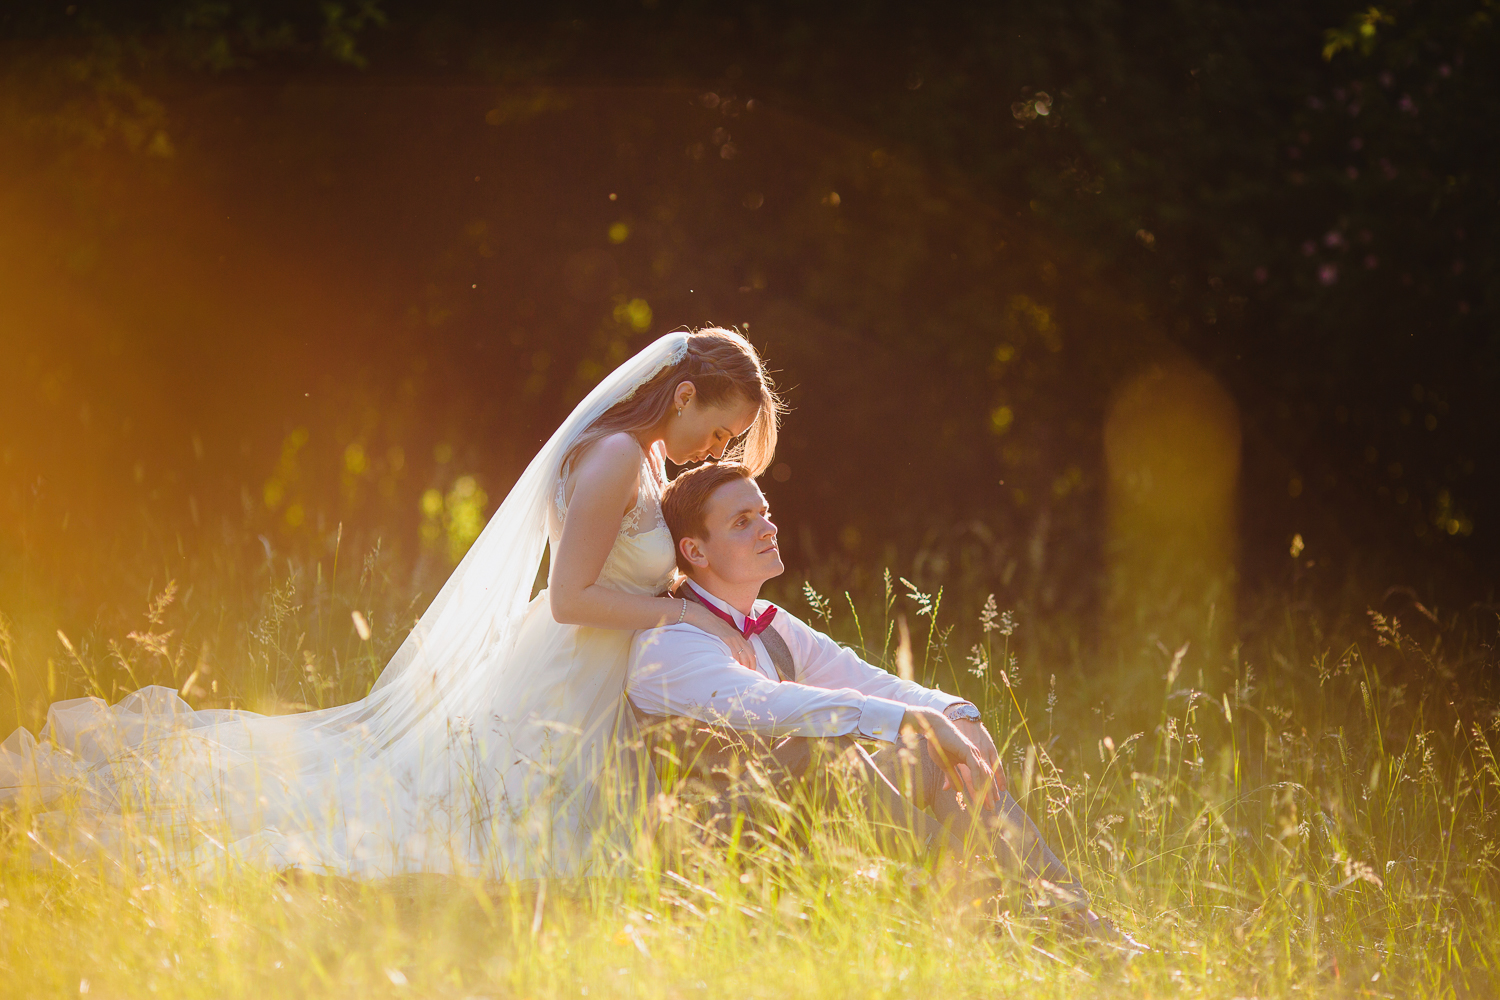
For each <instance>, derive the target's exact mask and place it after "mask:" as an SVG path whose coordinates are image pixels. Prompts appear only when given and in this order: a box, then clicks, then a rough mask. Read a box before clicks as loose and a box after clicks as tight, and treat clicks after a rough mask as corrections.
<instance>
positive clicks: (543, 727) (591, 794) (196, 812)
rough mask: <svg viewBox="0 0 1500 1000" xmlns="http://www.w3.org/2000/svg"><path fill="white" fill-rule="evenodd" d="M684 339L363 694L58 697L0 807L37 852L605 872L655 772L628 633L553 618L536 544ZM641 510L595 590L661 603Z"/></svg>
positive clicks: (615, 387)
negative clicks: (629, 682) (585, 460)
mask: <svg viewBox="0 0 1500 1000" xmlns="http://www.w3.org/2000/svg"><path fill="white" fill-rule="evenodd" d="M686 349H687V335H686V334H670V335H668V336H666V337H663V338H661V339H660V340H658V341H656V342H655V343H654V344H652V345H651V346H650V347H648V348H646V349H645V350H644V351H642V352H641V353H640V354H638V355H636V356H635V357H634V358H632V359H631V360H629V361H627V362H626V363H625V364H624V365H622V366H621V367H620V368H619V369H617V370H616V371H615V372H613V373H611V375H610V376H609V377H607V378H606V379H605V380H604V381H603V382H601V383H600V384H599V386H597V387H596V388H595V389H594V391H593V392H592V393H590V394H589V396H588V397H587V398H586V399H585V400H584V401H583V402H582V403H580V404H579V405H578V407H577V408H576V409H575V410H574V411H573V413H572V415H571V416H569V418H568V419H567V420H566V421H565V422H564V423H563V425H562V427H560V428H559V429H558V431H557V432H556V433H555V434H554V435H553V437H552V438H551V439H550V440H549V441H548V442H547V444H546V445H544V446H543V448H542V450H541V451H540V452H539V453H538V454H537V456H536V457H535V458H534V459H533V460H532V462H531V464H530V465H529V466H528V467H527V469H526V471H525V472H524V473H523V474H522V476H521V478H520V479H519V480H518V481H517V483H516V485H515V486H514V487H513V488H512V490H511V492H510V494H509V495H508V496H507V497H506V499H505V501H504V502H503V503H502V504H501V506H500V508H499V510H497V511H496V512H495V514H494V515H493V516H492V517H491V519H490V521H489V523H488V524H487V525H486V527H485V529H484V531H483V532H482V533H481V534H480V536H479V538H478V540H476V542H475V543H474V545H473V546H472V547H471V549H470V551H469V553H468V554H467V555H466V556H465V557H464V559H463V561H462V562H460V564H459V566H458V567H457V568H456V569H455V570H454V572H453V575H452V576H451V577H450V578H449V580H448V581H447V583H446V584H444V586H443V588H442V590H441V591H440V592H439V594H438V596H437V597H436V598H435V599H434V600H433V602H432V605H431V606H430V607H429V608H428V609H427V611H426V612H425V613H424V614H423V615H422V618H421V620H420V621H419V622H418V623H417V625H416V627H415V628H414V629H413V630H412V632H411V634H410V635H409V636H408V637H407V639H406V641H405V642H404V643H403V644H402V646H401V648H400V649H399V650H397V652H396V654H395V655H394V656H393V657H392V658H391V661H390V662H389V663H388V664H387V665H386V668H385V670H384V671H383V672H382V673H381V676H380V678H379V680H378V681H376V683H375V686H374V688H373V689H372V690H371V692H370V694H369V695H368V696H367V697H365V698H363V699H361V700H360V701H358V702H355V703H353V704H350V705H344V706H340V707H338V708H332V709H324V710H322V711H318V712H309V713H305V714H299V715H284V716H263V715H256V714H254V713H250V712H243V711H224V710H214V711H194V710H192V709H191V707H190V706H189V705H188V704H187V703H186V702H184V701H183V700H182V699H181V698H179V697H178V696H177V693H176V692H175V691H173V690H172V689H170V688H164V687H147V688H143V689H142V690H140V691H137V692H135V693H134V694H131V695H129V696H128V697H126V698H125V699H123V700H122V701H121V702H120V703H119V704H117V705H114V706H108V705H106V704H105V703H104V702H103V701H102V700H101V699H98V698H83V699H77V700H74V701H65V702H59V703H58V704H56V705H53V706H52V708H51V710H50V711H49V713H48V719H47V725H46V727H45V728H44V729H43V731H42V734H41V737H42V738H41V740H40V741H38V740H36V739H34V738H33V737H32V736H31V734H30V733H29V732H27V731H26V730H17V731H16V732H15V733H14V734H12V735H11V736H10V737H9V738H8V739H6V740H5V742H4V743H3V744H0V804H4V803H6V802H10V803H13V804H18V805H19V804H24V805H27V806H29V807H30V808H31V809H32V810H33V811H35V813H36V815H37V828H36V831H35V833H36V837H35V840H36V842H37V844H38V845H39V848H38V851H37V855H38V859H39V860H41V861H43V862H45V861H46V859H47V857H48V856H50V857H51V858H52V859H54V860H56V861H58V862H61V863H65V864H71V863H73V861H74V860H75V859H77V858H79V857H84V856H87V857H91V858H92V857H98V856H101V855H102V856H103V857H105V858H108V859H110V860H111V861H113V862H114V863H118V864H125V865H135V864H140V863H149V862H159V863H164V864H167V865H169V866H171V867H174V868H203V867H206V866H216V865H221V864H231V865H233V864H250V865H255V866H261V867H270V868H285V867H293V866H295V867H299V868H305V869H310V870H315V871H322V872H329V873H338V874H345V875H355V876H362V877H379V876H384V875H394V874H399V873H403V872H412V871H428V872H446V873H462V874H480V875H488V876H508V877H534V876H540V875H578V874H588V873H595V872H601V871H603V870H604V869H605V868H606V867H607V866H608V864H609V863H610V861H611V859H613V858H618V857H620V856H621V855H620V851H621V849H623V848H627V847H628V842H629V838H630V835H631V831H632V829H638V824H639V817H638V814H637V813H635V812H633V811H632V810H633V809H634V807H635V806H637V805H639V803H640V802H641V801H642V799H643V794H642V793H643V792H644V791H645V790H646V789H648V788H649V787H650V785H649V782H650V781H651V777H650V774H649V768H648V769H645V771H644V773H642V769H641V768H639V766H638V764H637V761H636V758H635V757H634V755H633V754H632V753H630V752H629V749H628V748H629V745H630V744H631V743H632V737H633V735H634V731H635V726H634V720H633V717H632V716H631V714H630V713H629V712H628V711H626V710H625V702H624V696H623V691H624V680H625V668H626V658H627V655H628V651H629V648H630V642H631V639H632V636H633V633H631V632H629V631H625V630H615V629H598V628H589V627H583V626H573V625H560V624H558V623H557V622H556V621H555V620H554V619H553V618H552V614H551V609H550V606H549V603H548V599H547V593H546V592H545V591H543V592H542V593H541V594H540V595H538V596H537V597H535V598H534V599H531V600H528V597H529V596H530V588H531V584H532V581H533V580H534V578H535V575H536V571H537V568H538V566H539V565H540V561H541V555H542V548H543V546H544V545H545V544H547V543H548V542H550V543H551V545H552V546H553V551H554V552H555V551H556V545H557V542H558V539H559V536H560V534H561V531H562V524H563V522H564V520H565V519H566V517H567V510H566V505H565V503H564V497H565V494H564V485H565V472H566V470H565V469H564V468H563V467H562V460H563V456H564V455H565V454H566V453H567V451H568V448H569V446H570V445H571V444H572V443H573V442H574V441H576V440H577V438H578V436H579V435H580V434H581V433H582V432H583V431H584V430H586V429H587V428H588V427H589V425H590V424H592V423H593V421H594V420H596V419H597V418H598V417H599V416H600V415H601V414H602V413H604V411H605V410H607V409H608V408H609V407H610V406H611V405H613V404H614V403H615V402H617V401H619V400H621V399H624V398H626V397H628V396H629V395H630V394H631V393H633V392H634V390H635V389H636V388H637V387H638V386H640V385H641V384H642V383H644V382H645V381H647V380H648V379H649V378H650V377H651V376H652V375H654V374H656V373H657V372H659V371H661V370H662V369H663V368H665V367H667V366H668V365H671V364H675V363H676V362H678V361H680V360H681V358H682V357H683V355H684V353H685V352H686ZM649 462H650V460H649V459H647V458H646V457H643V459H642V464H641V485H640V490H639V494H638V497H637V501H636V503H635V506H634V507H633V509H632V510H631V511H630V512H629V514H627V515H626V516H625V518H624V520H623V522H622V524H621V527H620V531H619V534H618V535H617V537H616V539H615V543H614V547H613V548H612V549H611V551H610V554H609V557H608V558H607V560H606V561H605V564H604V568H603V570H602V572H601V573H600V577H599V583H600V584H601V585H603V586H606V587H610V588H612V589H615V590H619V591H623V592H627V593H633V594H657V593H660V592H661V591H662V590H663V589H664V588H665V587H666V585H667V584H668V582H669V581H670V579H671V575H672V568H673V561H674V560H673V548H672V540H671V536H670V534H669V533H668V531H667V529H666V525H665V522H664V521H663V520H662V516H661V504H660V488H659V485H658V482H657V479H656V476H655V475H654V474H653V472H652V471H651V468H650V464H649Z"/></svg>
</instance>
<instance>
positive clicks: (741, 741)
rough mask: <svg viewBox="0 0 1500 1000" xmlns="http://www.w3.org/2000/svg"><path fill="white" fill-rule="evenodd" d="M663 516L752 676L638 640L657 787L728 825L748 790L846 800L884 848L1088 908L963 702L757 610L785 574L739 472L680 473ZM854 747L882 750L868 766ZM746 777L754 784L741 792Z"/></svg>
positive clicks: (714, 651)
mask: <svg viewBox="0 0 1500 1000" xmlns="http://www.w3.org/2000/svg"><path fill="white" fill-rule="evenodd" d="M662 513H663V515H664V517H665V519H666V522H667V527H668V528H669V529H670V530H671V533H672V540H673V542H674V544H675V546H676V555H677V565H678V568H679V569H680V570H681V571H682V572H683V573H684V575H686V577H687V580H686V581H685V582H684V583H683V584H682V586H681V587H679V588H678V590H677V592H676V595H675V596H678V597H683V598H686V599H688V600H693V601H698V602H699V603H702V604H704V605H706V606H707V607H708V608H709V609H710V610H711V611H713V612H714V613H715V614H717V615H718V616H719V617H721V618H723V619H725V620H726V621H728V622H729V623H730V624H731V625H732V626H733V627H734V628H736V629H738V630H740V632H741V633H742V634H743V635H744V636H745V637H746V638H747V639H749V641H750V645H751V646H752V647H753V649H754V651H755V660H756V666H755V668H754V669H751V668H748V667H744V666H741V665H740V664H739V663H737V662H736V661H735V659H734V657H733V656H732V654H731V652H730V649H729V647H728V646H727V645H726V644H725V643H724V642H723V641H722V640H721V639H719V638H717V637H715V636H713V635H710V634H709V633H707V632H703V631H701V630H699V629H697V628H695V627H693V626H691V625H688V624H676V625H668V626H664V627H661V628H655V629H646V630H643V631H641V632H639V633H637V635H636V639H635V643H634V647H633V649H632V651H631V657H630V665H629V670H628V673H627V676H626V693H627V695H628V696H629V699H630V702H631V704H632V706H633V708H634V709H635V712H636V715H637V718H638V719H640V720H641V721H642V722H643V723H645V724H646V731H647V734H648V745H651V747H652V753H653V758H654V763H655V765H656V770H657V772H658V774H661V775H663V777H664V778H667V777H670V776H671V775H672V773H673V772H675V774H676V775H677V776H680V777H682V778H685V779H688V780H696V781H698V782H701V783H704V784H706V785H708V786H709V789H710V790H711V791H713V792H715V793H716V800H715V801H716V802H717V803H718V804H719V805H720V806H721V807H723V808H725V809H727V811H728V812H729V813H730V814H731V816H732V815H733V814H742V813H744V812H748V811H751V803H750V801H749V798H748V797H747V796H746V795H745V794H744V789H745V788H746V787H747V786H752V785H758V786H759V787H760V788H761V789H762V790H764V789H766V788H767V787H768V786H771V787H775V788H776V791H777V794H778V795H779V796H780V797H782V798H786V797H791V798H793V799H798V798H800V799H802V800H803V801H807V800H809V799H811V800H814V803H815V805H817V806H821V807H822V808H827V807H828V805H829V804H830V803H831V801H832V800H833V799H834V798H835V794H836V793H835V791H834V790H835V788H842V789H843V790H844V791H846V792H847V791H850V790H851V789H852V790H853V791H854V794H853V795H850V796H848V801H850V802H858V803H860V805H859V807H860V808H862V809H864V810H865V811H867V813H868V814H869V815H870V817H871V819H872V820H873V825H874V827H875V828H876V829H877V830H878V831H882V832H883V837H882V839H883V841H884V842H885V843H886V844H890V845H892V846H894V845H895V844H896V843H897V842H898V841H900V840H902V839H905V840H906V841H907V842H908V843H911V842H912V841H915V842H916V843H918V844H921V843H928V844H931V845H933V846H937V845H946V846H947V847H949V848H950V849H951V850H955V851H961V852H962V853H964V854H980V855H994V856H996V857H997V859H999V860H1000V861H1001V862H1002V864H1003V865H1004V866H1005V867H1006V868H1008V869H1009V870H1010V871H1012V872H1014V873H1015V874H1019V875H1024V876H1026V877H1027V878H1032V879H1040V880H1042V881H1041V883H1040V884H1041V885H1042V886H1043V887H1044V888H1046V889H1047V890H1049V896H1050V899H1051V901H1052V902H1054V903H1060V904H1062V908H1063V909H1065V910H1073V911H1079V912H1082V911H1086V910H1087V907H1088V896H1087V894H1086V893H1085V892H1084V891H1083V889H1082V887H1081V886H1080V885H1079V884H1078V882H1077V880H1076V879H1074V878H1073V877H1072V875H1071V874H1069V872H1068V871H1067V869H1066V868H1065V867H1064V866H1063V864H1062V862H1061V861H1059V860H1058V858H1057V856H1056V855H1055V854H1053V852H1052V851H1051V849H1050V848H1048V846H1047V845H1046V843H1044V842H1043V841H1042V839H1041V836H1040V833H1039V831H1038V830H1037V828H1036V826H1035V825H1034V824H1033V823H1032V822H1031V820H1030V819H1029V818H1028V817H1027V816H1026V814H1025V812H1024V811H1023V810H1022V809H1021V808H1020V806H1019V805H1018V804H1017V803H1016V801H1015V799H1013V798H1012V797H1011V796H1010V795H1009V793H1007V792H1006V791H1005V778H1004V775H1003V774H1002V773H1000V772H999V771H998V770H995V768H996V766H997V764H998V761H997V759H996V753H995V746H994V742H993V741H992V740H991V738H990V735H989V733H988V732H986V730H985V728H984V726H983V724H982V723H981V722H980V721H979V712H978V710H977V709H975V707H974V706H973V705H972V704H970V703H969V702H967V701H964V700H963V699H962V698H958V697H955V696H954V695H950V694H945V693H943V692H942V691H938V690H934V689H931V688H924V687H921V686H920V685H918V684H915V683H913V682H911V681H906V680H901V679H899V678H897V677H895V676H893V675H891V674H890V673H888V672H886V671H884V670H881V669H880V668H878V667H874V666H871V665H870V664H868V663H865V662H864V661H863V660H861V659H860V658H859V657H858V656H856V655H855V654H854V652H853V651H852V650H849V649H847V648H845V647H843V646H840V645H838V644H837V643H836V642H834V641H833V640H832V639H831V638H829V637H828V636H826V635H824V634H823V633H821V632H818V631H816V630H815V629H813V628H811V627H810V626H808V625H807V624H805V623H803V622H801V621H799V620H798V619H796V618H794V617H793V616H792V615H790V614H788V613H787V612H786V611H784V610H782V609H780V608H778V607H776V606H775V605H772V604H770V603H769V602H767V601H762V600H758V597H759V593H760V588H761V585H762V584H763V583H765V581H767V580H769V579H772V578H773V577H776V576H778V575H780V574H781V572H782V571H783V569H784V567H783V565H782V562H781V555H780V552H779V551H778V550H777V546H776V531H777V529H776V526H775V525H774V524H773V523H771V520H770V517H769V511H768V508H767V505H766V500H765V497H764V496H763V495H762V494H761V491H760V488H759V486H757V485H756V483H755V480H754V479H753V478H752V477H751V475H750V472H749V470H748V469H747V468H745V467H744V466H743V465H739V464H737V463H733V462H720V463H717V464H709V465H703V466H699V467H697V468H694V469H690V470H688V471H686V472H684V473H682V474H681V475H679V476H678V477H677V479H676V480H674V481H673V482H672V483H671V485H670V486H668V488H667V490H666V493H665V495H664V496H663V498H662ZM856 738H859V739H864V740H868V741H873V742H874V743H877V744H879V749H878V750H877V752H875V753H874V754H871V753H869V752H868V751H866V750H865V749H864V748H863V747H862V746H861V745H860V744H859V743H857V742H856ZM746 774H748V775H750V776H751V778H752V779H753V780H752V781H749V782H746V781H742V780H738V779H739V778H740V777H741V776H742V775H746ZM835 775H836V776H837V777H835ZM721 818H723V817H721ZM1090 916H1092V914H1090Z"/></svg>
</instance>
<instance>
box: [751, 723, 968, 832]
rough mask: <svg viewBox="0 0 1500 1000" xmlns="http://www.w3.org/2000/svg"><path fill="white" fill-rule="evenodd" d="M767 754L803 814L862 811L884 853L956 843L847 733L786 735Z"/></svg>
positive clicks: (817, 814) (813, 815) (783, 784)
mask: <svg viewBox="0 0 1500 1000" xmlns="http://www.w3.org/2000/svg"><path fill="white" fill-rule="evenodd" d="M770 758H771V759H772V761H773V762H774V764H773V767H774V768H776V773H777V776H778V777H779V779H780V785H781V787H782V788H783V789H784V790H785V791H786V792H787V793H788V794H789V796H790V797H791V798H792V799H793V800H800V804H802V805H803V806H804V807H805V809H804V812H805V813H806V814H807V815H809V816H811V817H817V816H819V815H828V814H830V813H837V812H838V811H841V810H852V811H854V812H856V813H858V814H860V815H863V816H865V817H866V818H867V819H868V820H869V821H870V827H871V829H872V831H873V832H874V834H875V837H876V840H877V841H878V842H879V844H880V848H881V850H882V851H884V852H886V853H888V854H892V855H908V854H921V853H924V852H925V851H926V850H927V849H929V848H931V847H938V846H947V847H949V848H950V849H955V850H956V849H958V847H959V846H960V845H959V844H958V842H957V841H956V840H952V838H951V837H950V836H949V835H948V832H947V831H946V830H944V829H943V828H942V827H941V826H940V825H939V824H938V823H937V822H935V821H934V819H933V818H932V817H931V816H930V815H928V813H927V812H926V811H925V810H924V809H923V807H922V805H921V804H920V803H919V802H917V801H916V800H914V799H913V798H912V797H911V796H910V795H906V794H903V793H902V791H901V790H900V789H899V788H898V787H897V786H896V785H895V784H894V783H893V782H892V781H891V780H890V778H889V777H888V776H887V775H886V774H884V773H883V772H882V771H881V770H880V768H879V767H878V766H877V765H876V764H875V761H874V760H873V759H872V758H871V756H870V754H869V753H868V752H867V751H866V750H865V749H864V748H863V747H862V746H860V745H859V743H857V742H856V741H855V740H854V739H852V738H850V737H847V736H840V737H787V738H785V739H783V740H781V741H779V742H778V743H776V744H775V746H773V747H772V749H771V753H770Z"/></svg>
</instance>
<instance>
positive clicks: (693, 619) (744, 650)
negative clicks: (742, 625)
mask: <svg viewBox="0 0 1500 1000" xmlns="http://www.w3.org/2000/svg"><path fill="white" fill-rule="evenodd" d="M685 620H686V621H687V623H688V624H689V625H692V626H694V627H695V628H699V629H702V630H703V631H704V632H707V633H708V634H709V635H712V636H717V637H718V638H720V639H723V640H724V644H725V645H727V646H728V647H729V652H730V654H731V655H732V656H733V657H734V662H736V663H738V664H739V665H740V666H742V667H749V668H750V669H751V670H754V669H755V647H754V646H752V645H750V640H749V639H746V638H745V637H744V636H743V635H741V634H740V631H739V629H737V628H735V627H734V626H733V625H731V624H729V623H728V622H726V621H725V620H724V619H722V618H720V617H719V616H718V615H716V614H714V613H713V612H712V611H710V610H708V609H707V608H705V607H704V606H703V605H701V604H693V603H689V604H688V611H687V617H686V619H685Z"/></svg>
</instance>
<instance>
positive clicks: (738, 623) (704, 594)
mask: <svg viewBox="0 0 1500 1000" xmlns="http://www.w3.org/2000/svg"><path fill="white" fill-rule="evenodd" d="M687 585H688V586H689V587H692V588H693V590H694V591H695V592H697V594H698V596H699V597H701V598H703V600H704V601H705V602H706V603H708V604H712V605H713V606H714V607H716V608H718V609H719V610H720V611H722V612H724V613H725V614H727V615H729V616H730V617H731V618H733V619H734V624H735V627H736V628H738V629H739V630H740V631H742V632H743V631H744V630H745V616H744V615H742V614H740V613H739V611H738V610H736V609H735V608H734V607H733V606H731V605H729V604H725V603H724V602H723V601H721V600H719V599H718V598H717V597H715V596H714V595H713V594H710V593H709V592H708V591H706V590H704V589H703V588H702V587H700V586H698V585H697V584H696V583H694V582H693V581H692V580H688V582H687ZM755 603H756V604H759V603H760V602H759V601H756V602H755ZM750 610H751V611H754V610H755V604H752V605H751V606H750Z"/></svg>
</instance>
